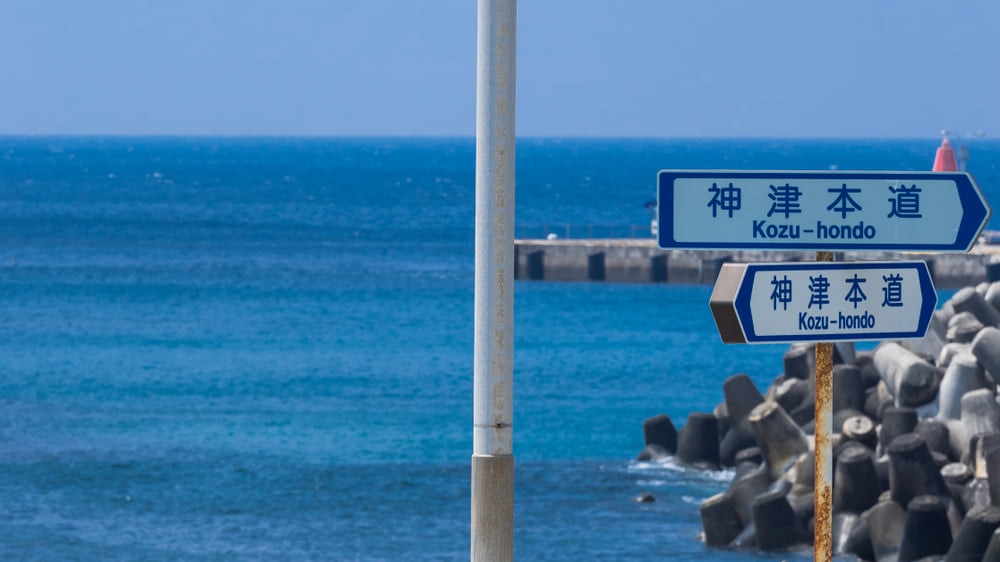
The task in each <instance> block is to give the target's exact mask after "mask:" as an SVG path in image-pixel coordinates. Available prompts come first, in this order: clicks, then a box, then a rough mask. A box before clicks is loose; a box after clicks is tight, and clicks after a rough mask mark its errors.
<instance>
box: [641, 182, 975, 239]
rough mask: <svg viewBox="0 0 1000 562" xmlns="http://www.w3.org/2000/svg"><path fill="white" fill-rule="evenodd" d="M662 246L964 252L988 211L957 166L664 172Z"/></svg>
mask: <svg viewBox="0 0 1000 562" xmlns="http://www.w3.org/2000/svg"><path fill="white" fill-rule="evenodd" d="M657 199H658V211H657V213H658V215H657V220H658V225H657V226H658V232H657V241H658V243H659V246H660V247H661V248H664V249H674V248H688V249H772V250H887V251H922V252H947V251H953V252H964V251H967V250H968V249H969V248H971V247H972V245H973V243H974V242H975V241H976V239H977V238H978V236H979V233H980V232H981V231H982V229H983V227H984V226H985V225H986V223H987V221H988V220H989V218H990V215H991V213H992V210H991V209H990V206H989V204H988V203H987V202H986V198H985V197H984V196H983V193H982V191H981V190H980V189H979V186H978V185H976V182H975V180H974V179H973V178H972V176H971V175H969V174H968V173H965V172H841V171H833V172H823V171H819V172H813V171H809V172H801V171H732V170H663V171H661V172H660V173H659V177H658V191H657Z"/></svg>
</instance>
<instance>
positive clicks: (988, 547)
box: [638, 282, 1000, 562]
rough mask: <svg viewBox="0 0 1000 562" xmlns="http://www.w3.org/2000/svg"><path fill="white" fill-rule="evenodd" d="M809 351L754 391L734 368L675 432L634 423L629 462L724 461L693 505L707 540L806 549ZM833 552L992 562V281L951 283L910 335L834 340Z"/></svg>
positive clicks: (997, 450)
mask: <svg viewBox="0 0 1000 562" xmlns="http://www.w3.org/2000/svg"><path fill="white" fill-rule="evenodd" d="M814 365H815V357H814V346H812V345H803V344H794V345H792V346H791V347H790V348H789V349H788V350H787V351H786V353H785V354H784V357H783V371H782V373H781V374H780V375H778V376H777V377H776V378H775V379H774V380H773V382H772V383H771V385H770V387H769V388H767V389H765V390H764V392H760V390H759V389H758V388H757V387H756V386H755V384H754V383H753V381H752V380H751V379H750V377H749V376H747V375H746V374H735V375H733V376H731V377H729V378H728V379H727V380H726V381H725V383H724V384H723V388H722V394H723V400H722V401H721V402H720V403H719V404H718V405H717V406H716V408H715V409H714V410H713V411H712V412H693V413H691V414H690V415H689V416H688V419H687V422H686V423H685V424H684V426H683V427H681V428H680V430H677V429H676V428H675V426H674V424H673V421H672V420H671V419H670V418H669V417H668V416H666V415H658V416H654V417H652V418H649V419H647V420H645V422H644V423H643V433H644V437H645V444H646V446H645V448H644V449H643V451H642V452H641V453H640V454H639V457H638V458H639V460H643V461H653V462H655V461H662V460H664V459H667V458H672V459H674V460H675V461H676V462H679V463H681V464H684V465H687V466H691V467H698V468H705V469H718V468H719V467H733V468H734V469H735V470H734V476H733V479H732V481H731V482H730V483H729V485H728V487H727V489H726V490H725V491H724V492H722V493H719V494H717V495H715V496H712V497H710V498H708V499H706V500H705V501H704V502H702V503H701V506H700V510H699V511H700V515H701V520H702V526H703V529H704V541H705V543H706V545H707V546H708V547H713V548H714V547H722V548H741V549H758V550H764V551H780V550H786V549H796V548H808V547H809V546H810V545H811V544H812V541H813V525H814V515H815V513H814V511H815V510H814V492H813V490H814V485H815V471H814V464H813V463H814V439H813V432H814V427H813V425H814V413H815V390H814V389H815V366H814ZM832 380H833V411H834V413H833V427H834V435H833V438H832V443H833V453H834V454H833V459H834V467H833V497H832V507H833V545H832V546H833V550H834V552H835V553H837V554H841V555H851V556H856V557H857V558H859V559H862V560H875V561H878V562H885V561H893V562H895V561H897V560H898V561H903V560H946V561H958V560H963V561H965V560H975V561H980V560H982V561H1000V404H998V401H997V390H998V388H1000V387H998V383H1000V282H994V283H985V282H984V283H980V284H978V285H976V286H975V287H971V286H970V287H964V288H962V289H960V290H958V291H956V293H955V294H954V295H953V296H952V297H951V298H949V299H948V300H947V301H946V302H945V303H944V304H943V305H942V307H941V308H940V309H939V310H937V311H935V313H934V318H933V321H932V323H931V328H930V329H929V330H928V333H927V335H926V336H925V337H924V338H922V339H919V340H904V341H898V342H895V341H886V342H882V343H880V344H879V345H878V346H877V347H876V348H875V349H874V350H872V351H864V352H859V351H857V350H856V349H855V348H854V346H853V344H850V343H846V344H844V343H838V344H837V345H836V346H835V348H834V368H833V373H832Z"/></svg>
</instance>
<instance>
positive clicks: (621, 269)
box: [514, 238, 1000, 289]
mask: <svg viewBox="0 0 1000 562" xmlns="http://www.w3.org/2000/svg"><path fill="white" fill-rule="evenodd" d="M835 255H836V260H837V261H896V260H923V261H926V262H927V265H928V268H929V269H930V272H931V277H932V278H933V280H934V286H935V287H936V288H938V289H955V288H960V287H966V286H970V285H977V284H979V283H982V282H984V281H997V280H1000V246H986V245H979V246H976V247H974V248H973V249H972V251H971V252H969V253H964V254H963V253H939V254H926V253H898V252H837V253H836V254H835ZM815 258H816V252H809V251H795V252H774V251H759V250H754V251H740V250H733V251H720V250H711V251H705V250H662V249H660V248H658V247H657V245H656V241H655V240H652V239H641V238H637V239H553V240H515V241H514V278H515V279H517V280H527V281H605V282H611V283H680V284H691V285H712V284H714V283H715V279H716V277H718V275H719V269H720V268H721V267H722V264H724V263H760V262H784V261H815Z"/></svg>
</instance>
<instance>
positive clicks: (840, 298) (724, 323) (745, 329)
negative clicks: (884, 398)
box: [710, 261, 937, 343]
mask: <svg viewBox="0 0 1000 562" xmlns="http://www.w3.org/2000/svg"><path fill="white" fill-rule="evenodd" d="M710 304H711V307H712V315H713V316H715V324H716V326H717V327H718V328H719V335H721V336H722V341H724V342H725V343H782V342H802V341H818V342H832V341H862V340H884V339H905V338H920V337H923V336H924V334H925V333H926V332H927V327H928V325H929V324H930V319H931V313H933V312H934V307H935V306H936V305H937V292H936V291H935V290H934V285H933V283H932V282H931V276H930V273H929V272H928V270H927V263H925V262H923V261H890V262H820V263H803V262H798V263H766V264H724V265H723V266H722V271H720V272H719V277H718V279H717V280H716V283H715V289H714V290H713V292H712V298H711V301H710Z"/></svg>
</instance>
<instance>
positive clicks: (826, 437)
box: [813, 252, 834, 561]
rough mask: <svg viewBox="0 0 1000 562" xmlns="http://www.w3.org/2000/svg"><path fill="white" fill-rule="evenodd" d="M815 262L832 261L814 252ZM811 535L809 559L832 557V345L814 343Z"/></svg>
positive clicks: (822, 559)
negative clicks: (814, 484) (811, 556)
mask: <svg viewBox="0 0 1000 562" xmlns="http://www.w3.org/2000/svg"><path fill="white" fill-rule="evenodd" d="M816 261H818V262H824V261H827V262H828V261H834V259H833V252H816ZM815 426H816V429H815V435H816V441H815V447H814V449H815V453H816V458H815V465H814V467H815V471H816V486H815V502H816V503H815V510H814V513H815V521H814V523H815V535H814V555H813V559H814V560H818V561H829V560H832V559H833V444H832V442H831V438H832V436H833V344H832V343H817V344H816V421H815Z"/></svg>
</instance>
